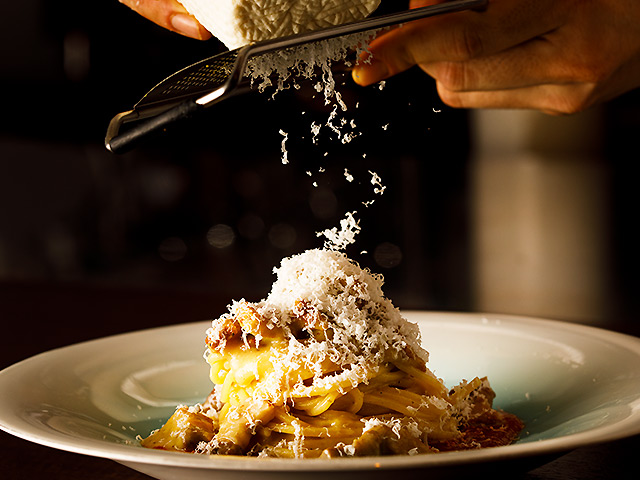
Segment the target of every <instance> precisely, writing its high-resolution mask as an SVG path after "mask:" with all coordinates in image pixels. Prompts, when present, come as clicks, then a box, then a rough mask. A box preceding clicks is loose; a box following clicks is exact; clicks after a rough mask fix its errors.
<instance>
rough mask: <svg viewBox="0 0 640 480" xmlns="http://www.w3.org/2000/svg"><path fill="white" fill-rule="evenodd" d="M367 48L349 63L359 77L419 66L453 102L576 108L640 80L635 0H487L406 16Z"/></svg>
mask: <svg viewBox="0 0 640 480" xmlns="http://www.w3.org/2000/svg"><path fill="white" fill-rule="evenodd" d="M433 3H439V2H438V1H437V0H411V7H412V8H416V7H422V6H426V5H428V4H433ZM370 47H371V48H370V51H371V54H372V57H371V63H370V64H367V63H363V62H360V63H359V65H357V66H356V68H355V69H354V71H353V77H354V80H355V81H356V83H358V84H361V85H370V84H372V83H376V82H378V81H380V80H382V79H384V78H388V77H390V76H392V75H395V74H397V73H399V72H402V71H404V70H407V69H408V68H410V67H412V66H414V65H419V66H420V68H422V69H423V70H424V71H425V72H426V73H428V74H429V75H430V76H432V77H433V78H435V80H436V84H437V89H438V93H439V95H440V97H441V99H442V101H443V102H445V103H446V104H448V105H450V106H453V107H463V108H528V109H536V110H540V111H543V112H546V113H552V114H563V113H575V112H578V111H580V110H583V109H585V108H588V107H590V106H592V105H594V104H596V103H599V102H604V101H607V100H610V99H612V98H614V97H616V96H619V95H621V94H623V93H625V92H627V91H630V90H633V89H635V88H637V87H639V86H640V2H638V1H637V0H592V1H584V0H583V1H580V0H573V1H572V0H563V1H557V0H491V1H490V2H489V5H488V7H487V9H486V10H485V11H483V12H474V11H465V12H459V13H453V14H448V15H442V16H439V17H432V18H427V19H424V20H419V21H415V22H411V23H408V24H406V25H404V26H402V27H400V28H397V29H393V30H390V31H388V32H387V33H385V34H383V35H381V36H379V37H378V38H376V39H375V40H374V41H373V42H372V43H371V46H370Z"/></svg>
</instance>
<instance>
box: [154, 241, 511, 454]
mask: <svg viewBox="0 0 640 480" xmlns="http://www.w3.org/2000/svg"><path fill="white" fill-rule="evenodd" d="M275 272H276V274H277V279H276V281H275V283H274V284H273V287H272V290H271V292H270V293H269V295H268V296H267V298H266V299H264V300H262V301H260V302H248V301H246V300H240V301H235V302H233V303H232V304H231V305H230V306H229V309H228V312H227V313H225V314H224V315H222V316H221V317H220V318H218V319H216V320H214V321H213V322H212V326H211V328H209V329H208V330H207V332H206V348H205V359H206V361H207V362H208V363H209V365H210V366H211V380H212V382H213V384H214V388H213V391H212V392H211V394H210V395H209V397H208V398H207V399H206V400H204V401H203V402H202V403H201V404H198V405H193V406H184V405H182V406H178V407H177V409H176V411H175V413H174V414H173V415H172V416H171V418H170V419H169V420H168V421H167V422H166V423H165V425H164V426H162V427H161V428H160V429H158V430H156V431H154V432H152V433H151V434H150V435H149V436H148V437H147V438H144V439H142V440H141V443H142V445H143V446H144V447H148V448H158V449H166V450H178V451H185V452H194V453H202V454H219V455H251V456H266V457H290V458H318V457H323V458H331V457H341V456H367V455H394V454H409V455H412V454H424V453H435V452H439V451H447V450H459V449H471V448H482V447H492V446H499V445H507V444H509V443H512V442H513V441H515V440H516V439H517V437H518V435H519V432H520V431H521V429H522V428H523V424H522V423H521V421H520V420H519V419H518V418H517V417H516V416H514V415H512V414H509V413H506V412H503V411H499V410H496V409H493V407H492V402H493V398H494V397H495V394H494V392H493V390H492V389H491V386H490V384H489V382H488V380H487V379H486V378H473V379H471V380H469V381H463V382H461V383H460V384H459V385H457V386H454V387H453V388H447V387H446V386H445V384H444V383H443V381H442V380H440V379H439V378H437V377H436V375H435V374H434V373H432V372H431V371H430V370H429V368H427V362H428V353H427V351H425V350H424V348H423V347H422V344H421V338H420V331H419V330H418V326H417V325H414V324H412V323H410V322H409V321H407V320H406V319H404V318H403V317H402V315H401V314H400V312H399V310H398V309H397V308H396V307H394V306H393V304H392V303H391V301H390V300H388V299H387V298H386V297H385V296H384V294H383V292H382V284H383V279H382V277H381V276H379V275H375V274H372V273H371V272H370V271H368V270H367V269H363V268H361V267H360V266H359V265H358V264H357V263H355V262H353V261H352V260H350V259H349V258H348V257H347V256H346V255H345V254H343V253H341V252H338V251H334V250H330V249H316V250H308V251H306V252H304V253H302V254H300V255H296V256H293V257H290V258H287V259H284V260H283V261H282V264H281V265H280V267H278V268H277V269H275Z"/></svg>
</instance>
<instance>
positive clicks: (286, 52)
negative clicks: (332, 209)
mask: <svg viewBox="0 0 640 480" xmlns="http://www.w3.org/2000/svg"><path fill="white" fill-rule="evenodd" d="M375 33H376V32H375V31H368V32H363V33H357V34H351V35H346V36H343V37H337V38H334V39H330V40H324V41H321V42H315V43H310V44H305V45H301V46H297V47H291V48H287V49H283V50H279V51H276V52H270V53H266V54H261V55H258V56H255V57H252V58H250V59H249V61H248V64H247V71H248V76H249V78H250V80H251V84H252V86H253V87H256V88H257V89H258V91H260V92H264V91H266V90H267V89H268V88H271V87H273V89H274V92H273V94H272V98H273V97H275V96H276V94H277V93H279V92H280V91H283V90H285V89H287V88H289V87H287V84H288V82H293V86H294V88H300V87H299V85H298V84H297V83H296V82H297V79H298V78H301V79H307V80H312V79H314V78H316V77H317V75H318V71H319V72H320V73H319V74H320V80H319V81H318V82H316V83H315V85H314V89H315V90H316V91H317V92H318V93H322V94H323V97H324V103H325V105H333V108H332V110H331V112H330V114H329V117H328V119H327V121H326V122H325V124H324V125H322V124H321V123H317V122H313V121H312V122H311V127H310V128H311V134H312V137H311V138H312V143H313V144H314V145H318V144H319V135H320V133H321V131H322V129H323V128H324V127H326V128H327V129H328V130H329V131H330V132H332V133H333V134H334V135H335V136H336V138H337V139H338V140H339V141H340V142H341V143H342V144H347V143H350V142H351V141H353V140H354V139H355V138H356V137H358V136H360V135H361V134H362V133H361V132H359V131H358V130H357V125H356V122H355V120H354V119H351V120H350V121H348V120H346V119H345V118H344V117H342V116H341V115H340V113H341V112H342V113H344V112H346V111H347V110H348V108H347V104H346V103H345V102H344V100H343V98H342V95H341V94H340V92H339V91H338V90H337V88H336V81H335V78H334V76H333V70H332V65H333V62H337V61H344V62H345V63H347V66H350V64H349V63H348V62H347V61H346V59H347V56H348V53H349V52H351V51H355V55H356V58H358V57H360V54H361V53H362V52H364V51H367V50H368V42H369V41H370V39H371V38H372V37H373V36H374V35H375ZM274 82H275V83H274ZM384 86H385V82H380V84H378V88H379V89H380V90H382V89H383V88H384ZM385 130H386V127H385ZM279 133H280V135H282V137H283V139H282V144H281V150H282V159H281V160H282V163H283V164H288V163H289V155H288V151H287V148H286V142H287V140H288V139H289V135H288V133H286V132H285V131H284V130H282V129H280V130H279ZM325 156H327V153H325ZM366 156H367V154H366V153H363V155H362V158H363V159H364V158H366ZM320 171H323V170H322V169H321V170H320ZM369 174H370V175H371V184H372V185H373V186H374V189H373V191H374V193H375V194H377V195H382V194H383V193H384V191H385V189H386V187H385V186H384V185H382V182H381V178H380V176H379V175H378V174H377V173H375V172H372V171H370V170H369ZM307 175H309V176H312V172H311V171H307ZM344 175H345V179H346V180H347V181H348V182H353V181H354V180H355V178H354V176H353V175H352V174H351V173H349V172H348V170H347V169H345V173H344ZM312 186H313V187H314V188H317V187H318V182H317V181H314V182H313V183H312ZM374 202H375V200H374V199H370V200H367V201H363V202H361V203H362V205H364V206H365V207H369V206H370V205H372V204H373V203H374ZM356 214H357V211H353V212H347V213H346V215H345V218H343V219H342V220H341V221H340V228H339V229H338V228H337V227H334V228H331V229H327V230H324V231H321V232H317V233H316V235H317V236H318V237H322V236H324V237H325V248H328V249H331V250H343V249H345V248H346V247H347V246H348V245H350V244H352V243H355V237H356V235H357V234H358V233H359V232H360V229H361V227H360V225H359V220H357V219H356V218H355V215H356Z"/></svg>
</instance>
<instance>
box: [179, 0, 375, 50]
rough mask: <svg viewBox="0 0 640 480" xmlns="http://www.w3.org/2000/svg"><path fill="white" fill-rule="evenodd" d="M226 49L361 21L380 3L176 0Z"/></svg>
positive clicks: (366, 0)
mask: <svg viewBox="0 0 640 480" xmlns="http://www.w3.org/2000/svg"><path fill="white" fill-rule="evenodd" d="M178 1H179V2H180V3H181V4H182V5H183V6H184V7H185V8H186V9H187V11H188V12H189V13H191V15H193V16H194V17H195V18H196V19H197V20H198V21H199V22H200V23H201V24H202V25H203V26H204V27H205V28H206V29H207V30H209V31H210V32H211V34H212V35H214V36H215V37H217V38H218V39H219V40H220V41H222V42H223V43H224V44H225V45H226V46H227V47H228V48H230V49H233V48H238V47H241V46H243V45H247V44H249V43H252V42H259V41H262V40H268V39H271V38H277V37H284V36H287V35H293V34H297V33H303V32H308V31H311V30H318V29H320V28H326V27H330V26H333V25H339V24H342V23H347V22H352V21H355V20H361V19H363V18H365V17H366V16H368V15H369V14H371V12H373V11H374V10H375V9H376V8H377V7H378V5H379V4H380V0H178Z"/></svg>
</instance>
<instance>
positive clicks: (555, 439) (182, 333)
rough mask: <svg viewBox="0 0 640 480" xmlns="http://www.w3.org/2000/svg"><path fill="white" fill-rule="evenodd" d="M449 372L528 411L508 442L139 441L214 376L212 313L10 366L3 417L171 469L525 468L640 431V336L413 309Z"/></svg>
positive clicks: (232, 474) (47, 438) (286, 473)
mask: <svg viewBox="0 0 640 480" xmlns="http://www.w3.org/2000/svg"><path fill="white" fill-rule="evenodd" d="M405 315H406V317H407V318H409V319H410V320H412V321H415V322H417V323H418V324H419V325H420V328H421V330H422V332H423V342H424V345H425V347H426V348H427V350H429V352H430V354H431V360H430V362H429V365H430V367H431V369H432V370H433V371H434V372H435V373H436V374H437V375H438V376H439V377H441V378H443V379H444V380H445V382H446V383H447V385H450V386H451V385H454V384H457V383H458V382H459V381H460V380H461V379H463V378H466V379H470V378H472V377H474V376H484V375H487V376H488V377H489V380H490V382H491V385H492V386H493V388H494V390H495V391H496V393H497V398H496V403H495V404H496V406H497V407H499V408H503V409H505V410H508V411H511V412H513V413H515V414H517V415H519V416H520V417H521V418H522V419H523V420H524V421H525V423H526V428H525V432H524V433H523V435H522V438H521V440H520V441H518V442H517V443H516V444H514V445H510V446H507V447H498V448H491V449H485V450H475V451H465V452H449V453H440V454H434V455H421V456H406V457H405V456H401V457H375V458H345V459H332V460H287V459H258V458H235V457H217V456H211V457H209V456H200V455H191V454H185V453H175V452H163V451H155V450H147V449H143V448H142V447H140V446H139V445H138V443H137V441H136V436H137V435H143V436H144V435H147V434H148V433H149V431H150V430H152V429H154V428H157V427H159V426H160V425H161V424H162V423H163V422H164V421H165V420H166V419H167V418H168V417H169V416H170V415H171V413H173V410H174V407H175V405H177V404H180V403H184V404H192V403H196V402H199V401H201V400H202V399H203V398H204V397H205V396H206V395H207V394H208V393H209V390H210V387H211V385H210V383H209V380H208V369H207V365H206V363H205V362H204V360H203V359H202V352H203V341H204V332H205V330H206V328H207V327H208V325H209V323H208V322H201V323H192V324H186V325H178V326H173V327H165V328H157V329H152V330H144V331H140V332H134V333H129V334H124V335H118V336H113V337H107V338H104V339H100V340H95V341H91V342H86V343H81V344H77V345H72V346H70V347H66V348H62V349H58V350H53V351H50V352H47V353H43V354H41V355H37V356H35V357H33V358H30V359H28V360H25V361H23V362H20V363H18V364H16V365H14V366H12V367H9V368H7V369H5V370H4V371H2V372H0V428H2V429H3V430H5V431H7V432H9V433H11V434H14V435H17V436H19V437H21V438H24V439H26V440H30V441H32V442H36V443H39V444H42V445H47V446H50V447H54V448H59V449H62V450H67V451H71V452H76V453H81V454H87V455H93V456H97V457H105V458H111V459H113V460H115V461H118V462H120V463H123V464H125V465H128V466H130V467H131V468H134V469H136V470H139V471H141V472H144V473H146V474H148V475H151V476H153V477H156V478H159V479H163V480H164V479H166V480H168V479H175V478H180V479H184V480H190V479H203V478H208V479H210V478H216V479H234V478H245V479H246V478H250V477H251V476H253V477H255V478H258V476H259V478H261V479H268V478H284V477H290V478H293V477H298V476H299V477H304V478H313V477H315V478H320V477H325V478H326V477H328V476H330V477H331V478H332V479H338V478H347V477H348V478H351V479H354V475H356V476H357V475H362V476H363V477H362V478H367V479H371V478H383V477H385V478H388V476H389V475H391V474H393V473H398V471H401V475H403V477H405V478H409V477H411V476H413V475H416V476H420V475H421V476H423V477H424V475H425V474H427V473H428V474H429V477H430V478H438V477H440V476H442V477H444V476H448V477H450V476H451V474H452V473H453V472H458V471H461V470H469V471H471V470H470V469H473V470H472V471H473V472H474V475H475V476H477V473H478V471H479V469H480V468H481V467H483V466H484V467H487V466H493V467H495V463H496V462H500V466H501V468H507V467H514V468H517V469H520V470H522V469H527V468H531V467H533V466H536V465H537V464H539V463H543V462H544V461H547V460H549V459H551V458H554V456H557V455H560V454H562V453H565V452H567V451H569V450H571V449H574V448H577V447H582V446H586V445H591V444H595V443H599V442H604V441H608V440H614V439H619V438H623V437H627V436H631V435H634V434H637V433H640V339H638V338H635V337H630V336H625V335H621V334H617V333H614V332H609V331H606V330H600V329H595V328H590V327H585V326H581V325H575V324H568V323H561V322H553V321H547V320H539V319H531V318H522V317H511V316H503V315H479V314H456V313H446V314H445V313H426V312H405Z"/></svg>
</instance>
